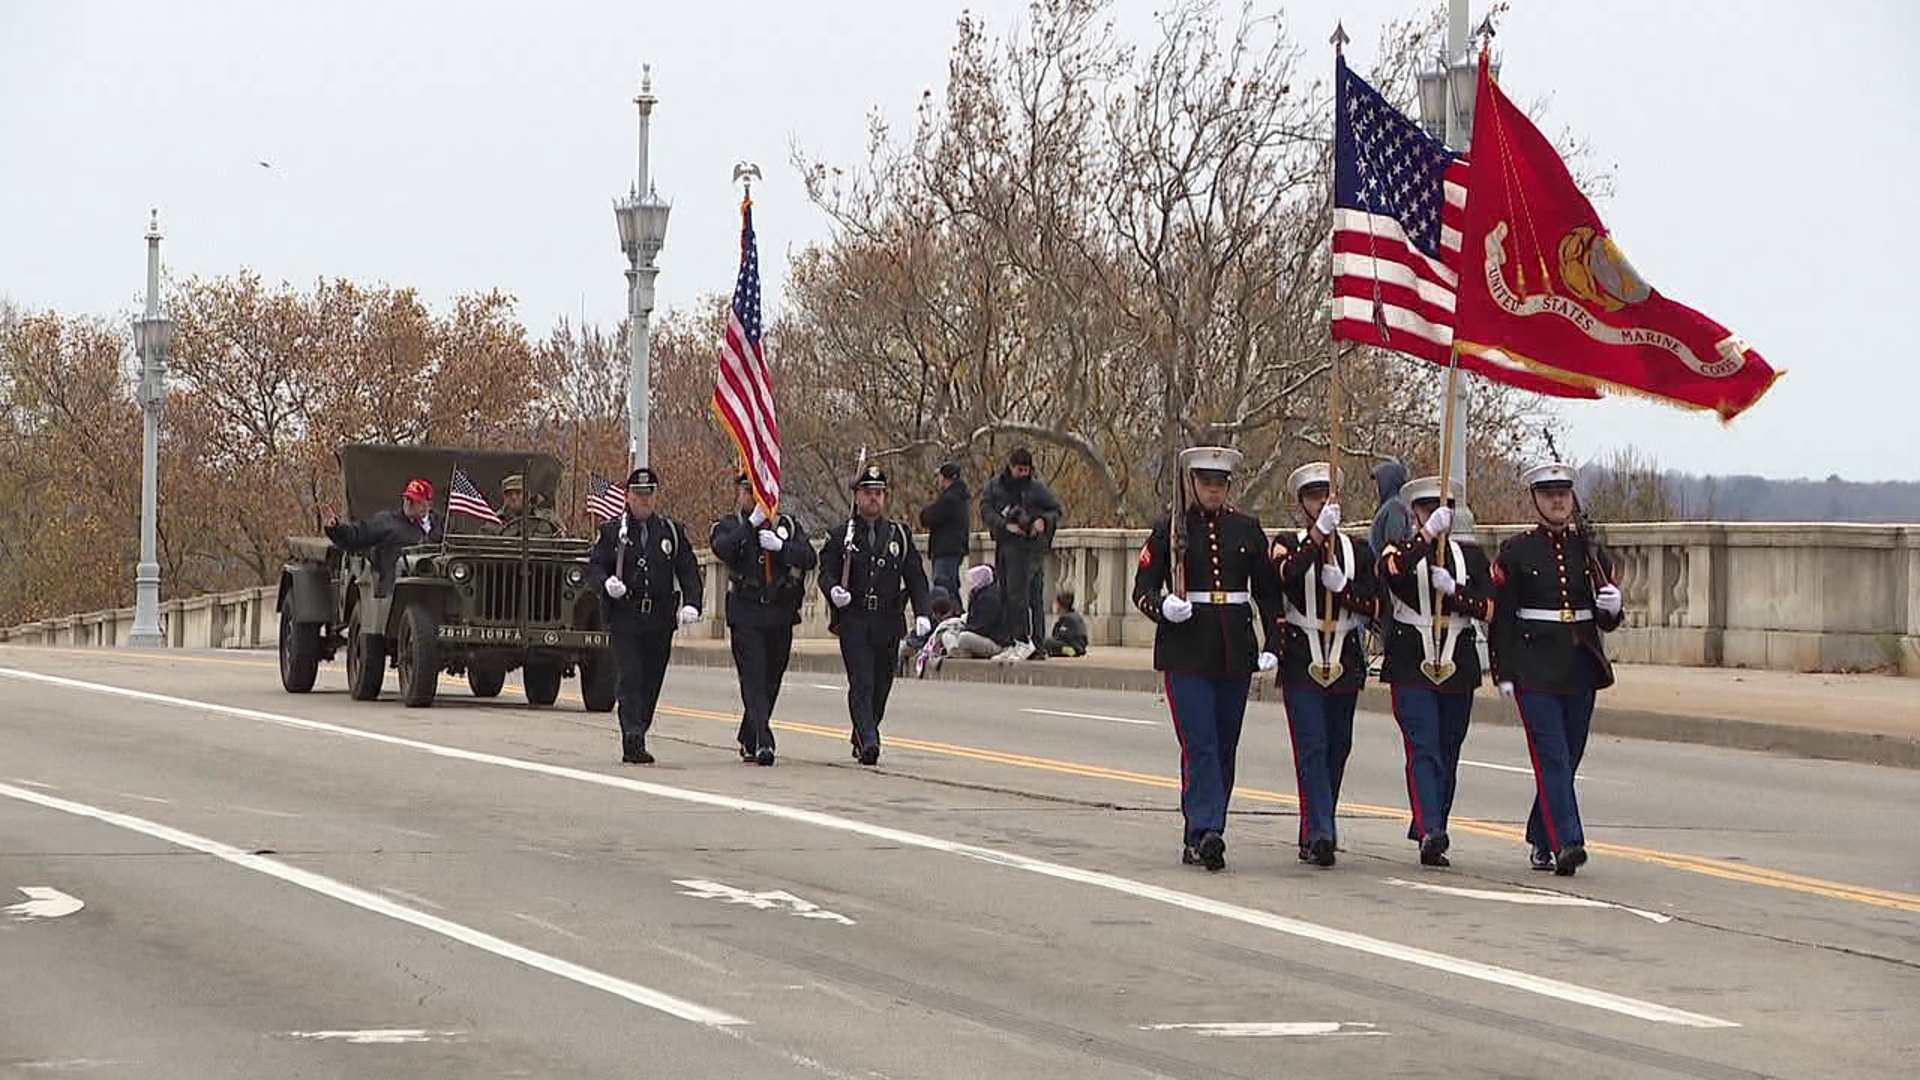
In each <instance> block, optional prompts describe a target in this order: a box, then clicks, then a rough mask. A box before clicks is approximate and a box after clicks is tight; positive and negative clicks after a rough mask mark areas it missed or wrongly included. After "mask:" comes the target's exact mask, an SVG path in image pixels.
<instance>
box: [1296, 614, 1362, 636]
mask: <svg viewBox="0 0 1920 1080" xmlns="http://www.w3.org/2000/svg"><path fill="white" fill-rule="evenodd" d="M1287 621H1288V622H1290V623H1292V624H1293V625H1295V626H1297V627H1299V628H1300V629H1302V630H1305V631H1307V632H1308V633H1311V634H1317V633H1319V632H1320V620H1318V619H1309V618H1307V616H1306V613H1305V612H1301V611H1289V612H1287ZM1333 625H1334V627H1335V628H1336V629H1339V630H1352V629H1355V628H1357V627H1359V626H1361V625H1363V623H1362V621H1361V619H1360V616H1358V615H1355V614H1353V613H1352V612H1350V611H1343V612H1341V613H1340V617H1339V618H1338V619H1335V620H1334V621H1333Z"/></svg>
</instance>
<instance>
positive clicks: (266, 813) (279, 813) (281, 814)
mask: <svg viewBox="0 0 1920 1080" xmlns="http://www.w3.org/2000/svg"><path fill="white" fill-rule="evenodd" d="M215 809H218V807H216V808H215ZM227 809H229V810H238V811H240V812H241V813H243V814H259V815H261V816H262V817H277V818H297V817H299V816H300V815H299V814H294V813H289V812H287V811H285V810H268V809H265V808H264V807H259V806H240V805H238V804H235V805H233V806H229V807H227Z"/></svg>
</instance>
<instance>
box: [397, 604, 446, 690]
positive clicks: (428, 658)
mask: <svg viewBox="0 0 1920 1080" xmlns="http://www.w3.org/2000/svg"><path fill="white" fill-rule="evenodd" d="M394 660H395V661H397V666H398V667H399V669H400V700H401V701H402V702H404V703H405V704H406V706H407V708H409V709H418V708H421V707H423V706H427V705H432V704H433V695H434V692H435V691H436V690H438V689H439V687H440V626H439V620H437V619H435V618H434V617H433V612H431V611H429V610H427V605H425V604H423V603H421V602H420V601H418V600H416V601H414V602H413V603H411V604H408V605H407V610H406V611H405V613H403V614H402V615H401V616H400V637H399V639H398V640H397V641H395V642H394Z"/></svg>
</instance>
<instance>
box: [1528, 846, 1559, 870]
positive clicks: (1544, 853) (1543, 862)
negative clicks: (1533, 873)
mask: <svg viewBox="0 0 1920 1080" xmlns="http://www.w3.org/2000/svg"><path fill="white" fill-rule="evenodd" d="M1527 865H1528V866H1530V867H1532V868H1533V869H1535V870H1551V869H1553V852H1551V851H1548V850H1547V849H1546V848H1543V847H1537V848H1534V849H1533V851H1532V852H1530V853H1528V855H1527Z"/></svg>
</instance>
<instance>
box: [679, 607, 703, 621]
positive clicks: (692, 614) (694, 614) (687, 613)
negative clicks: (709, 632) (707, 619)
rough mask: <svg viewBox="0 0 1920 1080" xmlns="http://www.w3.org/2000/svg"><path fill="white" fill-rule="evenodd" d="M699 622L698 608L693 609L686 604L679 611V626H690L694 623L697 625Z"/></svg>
mask: <svg viewBox="0 0 1920 1080" xmlns="http://www.w3.org/2000/svg"><path fill="white" fill-rule="evenodd" d="M699 621H700V609H699V608H697V607H694V606H693V605H692V604H688V605H687V606H686V607H683V608H681V609H680V625H682V626H692V625H693V624H694V623H697V622H699Z"/></svg>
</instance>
